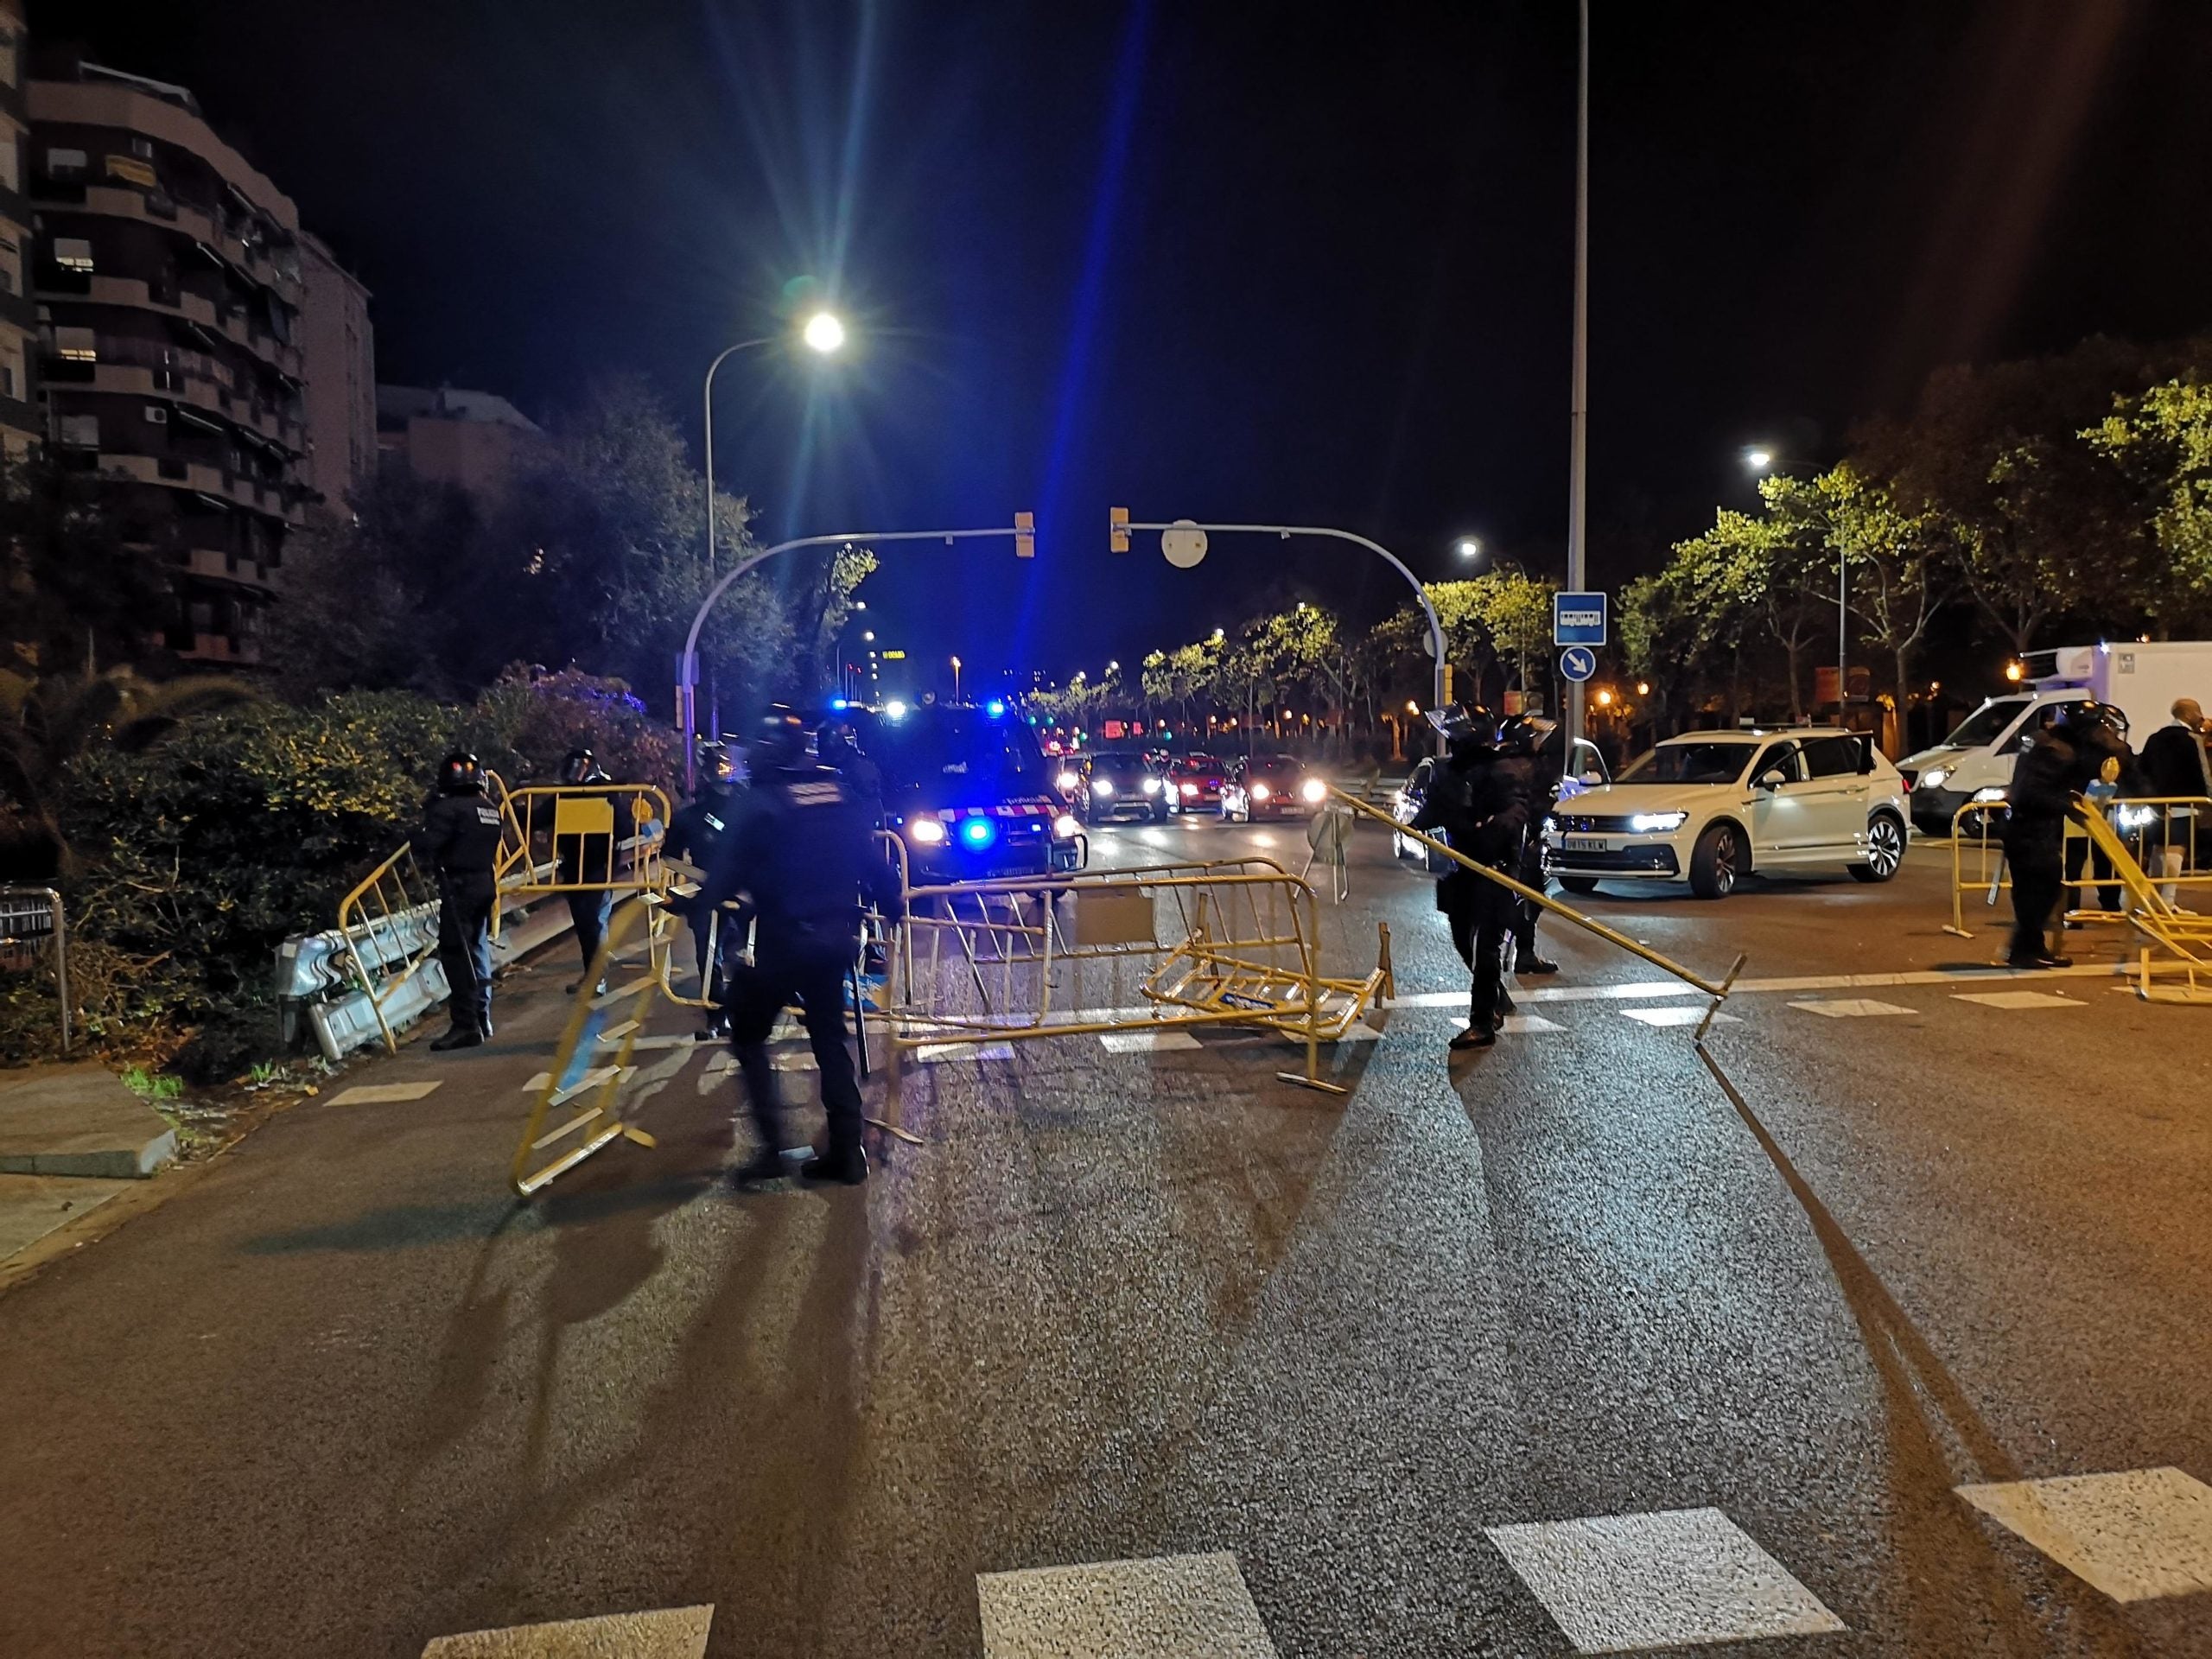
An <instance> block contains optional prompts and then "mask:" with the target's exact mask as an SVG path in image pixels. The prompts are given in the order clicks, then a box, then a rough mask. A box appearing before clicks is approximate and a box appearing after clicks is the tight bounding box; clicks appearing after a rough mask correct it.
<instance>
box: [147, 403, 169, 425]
mask: <svg viewBox="0 0 2212 1659" xmlns="http://www.w3.org/2000/svg"><path fill="white" fill-rule="evenodd" d="M168 423H169V411H168V405H166V404H147V405H146V424H147V425H149V426H167V425H168Z"/></svg>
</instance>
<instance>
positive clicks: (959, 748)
mask: <svg viewBox="0 0 2212 1659" xmlns="http://www.w3.org/2000/svg"><path fill="white" fill-rule="evenodd" d="M848 717H849V718H850V719H851V720H852V721H853V722H854V724H855V728H856V729H857V730H858V732H859V734H860V741H861V749H862V751H863V752H864V753H866V754H867V755H868V758H869V759H870V760H873V761H874V763H875V764H876V766H877V767H878V768H879V769H880V771H881V772H882V774H883V823H884V828H886V829H888V830H890V831H891V832H892V833H893V834H894V835H896V836H898V837H899V840H900V841H901V842H904V843H905V844H906V861H907V868H908V869H909V871H910V872H911V873H912V880H913V882H914V884H915V885H916V886H922V885H925V884H931V883H938V882H945V881H988V880H1001V879H1004V878H1007V877H1013V876H1023V875H1064V874H1068V873H1070V872H1071V871H1075V870H1079V869H1081V868H1083V867H1084V864H1085V862H1087V861H1088V856H1089V843H1088V842H1087V841H1086V839H1085V837H1084V834H1083V826H1082V825H1081V824H1080V823H1077V820H1076V818H1075V816H1074V815H1073V814H1072V813H1071V812H1070V811H1069V810H1068V806H1067V802H1066V800H1065V798H1063V797H1062V796H1061V794H1060V792H1059V791H1058V790H1056V789H1055V788H1053V786H1052V771H1051V766H1050V763H1049V762H1047V760H1046V758H1045V753H1044V751H1043V750H1042V749H1041V748H1040V747H1039V746H1038V742H1037V736H1036V734H1035V733H1033V732H1032V731H1031V730H1030V729H1029V727H1028V724H1027V722H1026V721H1023V720H1022V719H1021V718H1020V716H1019V715H1014V714H1011V713H1009V712H1008V710H1007V706H1006V704H1005V703H1003V702H999V701H997V700H996V699H994V700H992V701H991V702H988V703H985V704H983V705H982V706H981V707H978V706H976V705H974V704H971V703H936V702H931V703H921V704H918V705H913V706H909V705H907V704H906V703H903V702H887V703H885V704H884V705H883V706H882V707H881V708H880V709H852V710H851V711H850V713H849V716H848Z"/></svg>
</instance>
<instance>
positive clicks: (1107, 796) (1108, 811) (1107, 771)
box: [1054, 748, 1167, 823]
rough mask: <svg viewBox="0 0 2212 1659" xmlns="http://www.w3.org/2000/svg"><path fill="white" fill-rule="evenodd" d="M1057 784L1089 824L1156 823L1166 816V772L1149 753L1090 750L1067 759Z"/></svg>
mask: <svg viewBox="0 0 2212 1659" xmlns="http://www.w3.org/2000/svg"><path fill="white" fill-rule="evenodd" d="M1054 781H1055V782H1056V783H1057V784H1058V786H1059V789H1060V792H1061V793H1062V794H1064V795H1065V796H1067V797H1068V798H1070V799H1071V800H1072V801H1074V802H1075V804H1076V811H1077V814H1078V815H1080V816H1081V817H1082V818H1083V820H1084V822H1085V823H1106V822H1108V821H1109V820H1111V819H1114V818H1118V817H1141V818H1150V819H1151V820H1153V822H1154V823H1159V822H1160V821H1161V820H1162V819H1164V818H1166V816H1167V769H1166V766H1164V765H1163V764H1162V763H1161V758H1160V756H1159V755H1158V754H1156V753H1153V752H1151V751H1149V750H1145V749H1135V748H1128V749H1091V750H1087V751H1086V752H1084V753H1083V754H1081V755H1078V756H1065V755H1064V756H1062V757H1061V765H1060V772H1059V775H1058V777H1057V778H1056V779H1054Z"/></svg>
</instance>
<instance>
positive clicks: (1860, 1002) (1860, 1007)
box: [1789, 996, 1912, 1020]
mask: <svg viewBox="0 0 2212 1659" xmlns="http://www.w3.org/2000/svg"><path fill="white" fill-rule="evenodd" d="M1789 1006H1790V1007H1793V1008H1802V1009H1803V1010H1804V1011H1805V1012H1806V1013H1807V1014H1826V1015H1827V1017H1828V1018H1829V1019H1831V1020H1871V1019H1874V1018H1876V1017H1877V1016H1878V1015H1881V1014H1910V1013H1911V1012H1912V1010H1911V1009H1910V1008H1901V1007H1898V1006H1897V1004H1896V1003H1894V1002H1877V1001H1874V1000H1873V999H1872V997H1866V996H1839V997H1830V998H1828V999H1827V1000H1826V1001H1815V1002H1792V1003H1791V1004H1790V1005H1789Z"/></svg>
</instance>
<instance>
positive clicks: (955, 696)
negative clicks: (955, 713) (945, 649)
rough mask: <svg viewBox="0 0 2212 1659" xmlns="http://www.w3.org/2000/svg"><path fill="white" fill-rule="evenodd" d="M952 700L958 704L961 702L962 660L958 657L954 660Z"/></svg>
mask: <svg viewBox="0 0 2212 1659" xmlns="http://www.w3.org/2000/svg"><path fill="white" fill-rule="evenodd" d="M952 700H953V702H956V703H957V702H959V701H960V659H959V658H957V657H956V658H953V659H952Z"/></svg>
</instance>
